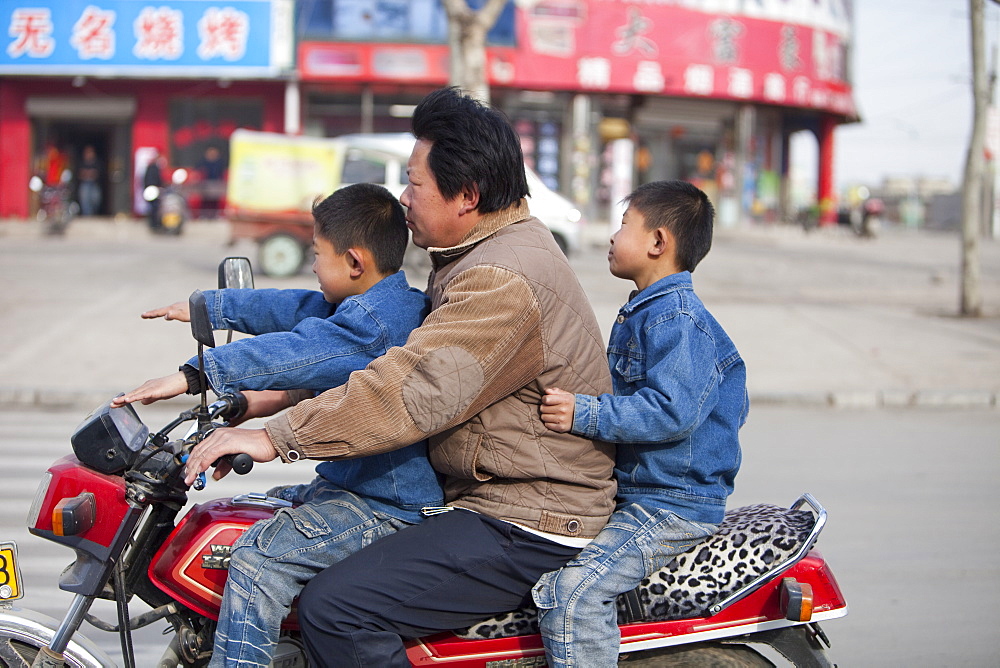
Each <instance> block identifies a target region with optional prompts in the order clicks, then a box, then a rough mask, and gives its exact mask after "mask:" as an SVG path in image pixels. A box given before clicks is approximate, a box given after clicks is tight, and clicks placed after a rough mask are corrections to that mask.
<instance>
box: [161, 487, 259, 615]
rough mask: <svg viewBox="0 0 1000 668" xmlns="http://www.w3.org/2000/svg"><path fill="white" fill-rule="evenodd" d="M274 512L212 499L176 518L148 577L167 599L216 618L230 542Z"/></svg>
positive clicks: (251, 504)
mask: <svg viewBox="0 0 1000 668" xmlns="http://www.w3.org/2000/svg"><path fill="white" fill-rule="evenodd" d="M274 511H275V509H274V508H271V507H266V506H261V505H260V504H255V503H253V502H250V503H247V504H243V503H240V502H234V501H233V499H215V500H213V501H209V502H208V503H200V504H198V505H196V506H194V507H193V508H191V510H190V511H189V512H188V513H187V514H186V515H185V516H184V517H183V519H181V521H180V523H179V524H178V525H177V528H175V529H174V531H173V533H171V534H170V536H169V537H168V538H167V540H166V542H164V543H163V546H162V547H161V548H160V550H159V552H157V553H156V555H155V556H154V557H153V561H152V563H150V566H149V579H150V580H151V581H152V582H153V584H155V585H156V586H157V587H159V588H160V589H161V590H163V592H164V593H166V594H167V595H169V596H171V597H173V598H176V599H177V600H178V601H180V602H181V603H183V604H184V605H186V606H188V607H189V608H191V609H192V610H194V611H195V612H198V613H200V614H202V615H205V616H206V617H210V618H212V619H216V620H217V619H218V618H219V605H220V604H221V602H222V590H223V589H224V588H225V586H226V576H227V574H228V572H229V571H228V568H229V553H230V550H231V548H232V545H233V543H234V542H235V541H236V539H237V538H238V537H239V536H240V534H242V533H243V532H244V531H246V530H247V528H248V527H249V526H250V525H251V524H253V523H254V522H256V521H257V520H262V519H267V518H268V517H271V516H272V515H273V514H274Z"/></svg>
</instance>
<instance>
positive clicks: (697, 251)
mask: <svg viewBox="0 0 1000 668" xmlns="http://www.w3.org/2000/svg"><path fill="white" fill-rule="evenodd" d="M625 204H626V205H628V206H631V207H633V208H635V210H636V211H638V212H639V213H641V214H642V216H643V218H644V219H645V222H646V229H647V230H655V229H657V228H658V227H664V228H666V229H667V230H669V232H670V233H671V234H672V235H673V236H674V240H675V242H676V244H677V256H676V258H675V259H676V262H677V266H678V268H680V269H681V271H694V268H695V267H697V266H698V263H699V262H701V260H702V258H704V257H705V256H706V255H707V254H708V251H709V249H711V248H712V222H713V220H714V219H715V208H714V207H713V206H712V203H711V202H710V201H709V199H708V195H706V194H705V193H704V192H702V191H701V190H700V189H698V188H697V187H695V186H693V185H691V184H690V183H688V182H687V181H653V182H652V183H646V184H644V185H641V186H639V187H638V188H636V189H635V191H634V192H633V193H632V194H630V195H629V196H628V197H626V198H625Z"/></svg>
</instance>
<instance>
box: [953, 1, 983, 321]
mask: <svg viewBox="0 0 1000 668" xmlns="http://www.w3.org/2000/svg"><path fill="white" fill-rule="evenodd" d="M983 12H984V2H983V0H969V24H970V29H971V33H972V99H973V116H972V136H971V137H970V138H969V150H968V153H967V154H966V156H965V174H964V176H963V182H962V284H961V300H960V301H961V303H960V305H959V312H960V313H961V314H962V315H964V316H970V317H977V316H980V315H982V312H983V297H982V293H981V292H980V289H979V275H980V271H979V230H980V226H981V224H982V218H983V185H984V174H985V170H984V158H983V149H984V147H985V143H986V113H987V112H986V110H987V106H988V105H989V88H990V86H989V81H988V78H987V76H986V63H985V60H986V48H985V41H986V40H985V36H984V34H983Z"/></svg>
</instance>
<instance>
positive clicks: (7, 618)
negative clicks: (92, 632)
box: [0, 607, 115, 668]
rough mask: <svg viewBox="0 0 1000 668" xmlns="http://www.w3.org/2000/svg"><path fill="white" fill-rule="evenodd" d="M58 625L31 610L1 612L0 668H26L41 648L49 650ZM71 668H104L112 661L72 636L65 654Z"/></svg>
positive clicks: (83, 639)
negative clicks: (72, 638)
mask: <svg viewBox="0 0 1000 668" xmlns="http://www.w3.org/2000/svg"><path fill="white" fill-rule="evenodd" d="M58 626H59V622H58V621H56V620H55V619H52V618H51V617H49V616H48V615H43V614H41V613H39V612H35V611H34V610H27V609H24V608H17V607H12V608H8V609H0V668H25V667H26V666H30V665H31V662H32V661H34V660H35V655H36V654H38V650H39V648H40V647H48V645H49V642H51V640H52V636H53V635H54V634H55V631H54V629H56V628H57V627H58ZM63 656H64V661H65V665H66V666H70V667H71V668H106V667H107V666H113V665H115V664H114V661H112V660H111V658H110V657H109V656H108V655H107V654H105V653H104V652H102V651H101V650H100V649H98V648H97V647H96V646H95V645H94V644H93V643H91V642H90V641H89V640H87V639H86V638H84V637H82V636H79V635H77V636H75V637H74V640H72V641H70V644H69V647H68V648H67V649H66V652H65V653H64V655H63Z"/></svg>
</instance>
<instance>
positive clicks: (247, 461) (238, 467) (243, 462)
mask: <svg viewBox="0 0 1000 668" xmlns="http://www.w3.org/2000/svg"><path fill="white" fill-rule="evenodd" d="M229 463H230V464H231V465H232V467H233V473H237V474H239V475H246V474H247V473H250V471H251V470H252V469H253V457H251V456H250V455H248V454H247V453H245V452H241V453H240V454H238V455H233V456H232V458H231V459H230V460H229Z"/></svg>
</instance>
